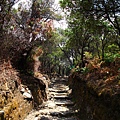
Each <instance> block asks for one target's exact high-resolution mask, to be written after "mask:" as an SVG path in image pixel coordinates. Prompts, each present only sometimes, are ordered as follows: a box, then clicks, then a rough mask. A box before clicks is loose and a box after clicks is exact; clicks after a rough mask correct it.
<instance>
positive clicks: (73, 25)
mask: <svg viewBox="0 0 120 120" xmlns="http://www.w3.org/2000/svg"><path fill="white" fill-rule="evenodd" d="M26 3H28V5H26ZM26 3H24V5H23V4H21V3H19V0H1V1H0V69H1V72H0V78H1V79H0V83H2V84H4V81H7V82H8V81H9V78H10V80H13V78H12V77H11V71H13V72H14V73H15V74H14V76H17V77H18V74H19V73H20V74H26V73H28V74H29V75H33V74H37V73H35V72H36V71H37V72H38V69H39V70H40V72H41V73H44V74H48V75H50V76H51V75H55V74H58V75H69V73H70V71H71V72H73V73H75V75H76V74H79V75H80V76H79V77H81V74H82V75H83V76H82V77H84V78H86V79H87V80H88V81H89V80H91V78H92V79H93V81H94V80H95V81H94V82H95V84H97V85H98V84H102V82H103V83H104V82H105V81H106V80H108V83H109V80H111V81H112V80H113V81H114V80H115V84H114V83H113V84H112V85H116V87H115V90H116V89H120V88H119V85H120V62H119V61H120V1H119V0H60V6H61V9H62V10H63V12H64V14H65V18H66V21H67V24H68V27H67V28H66V29H62V28H54V20H56V21H60V20H61V19H62V16H61V15H58V14H57V12H56V11H57V10H56V9H55V8H53V4H54V1H53V0H30V1H27V2H26ZM16 6H17V7H16ZM28 6H29V7H28ZM33 62H35V64H33ZM6 68H10V71H9V70H8V71H7V73H10V76H8V78H6V77H7V76H6V71H5V69H6ZM11 69H12V70H11ZM2 70H4V72H2ZM3 73H4V74H3ZM96 73H100V74H99V75H98V76H97V78H96V77H95V76H96V75H95V74H96ZM28 74H27V75H28ZM19 76H20V75H19ZM18 79H19V78H16V80H18ZM99 79H102V82H101V83H100V81H99V82H98V83H97V80H99ZM93 81H92V82H90V84H89V85H90V86H91V85H93V88H94V87H95V86H94V84H93V83H94V82H93ZM116 81H117V82H116ZM105 84H107V82H106V83H105ZM107 85H108V86H112V85H111V84H107ZM117 85H118V86H117ZM98 87H99V86H98ZM108 88H109V87H108ZM111 88H112V87H111ZM117 92H118V91H117ZM98 94H102V92H101V91H99V93H98ZM112 94H114V92H113V93H112Z"/></svg>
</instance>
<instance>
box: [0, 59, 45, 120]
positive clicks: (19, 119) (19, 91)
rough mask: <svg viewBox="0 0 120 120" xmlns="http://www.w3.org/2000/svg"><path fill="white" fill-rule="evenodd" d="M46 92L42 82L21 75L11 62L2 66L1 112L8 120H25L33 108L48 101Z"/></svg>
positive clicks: (0, 80) (0, 87)
mask: <svg viewBox="0 0 120 120" xmlns="http://www.w3.org/2000/svg"><path fill="white" fill-rule="evenodd" d="M45 90H46V85H45V83H44V82H43V81H42V80H40V79H38V78H35V77H34V76H32V75H31V76H30V75H27V74H26V75H25V74H20V72H18V71H17V70H16V69H14V68H13V67H12V65H11V63H10V61H7V62H4V63H3V64H2V65H0V111H4V118H5V119H6V120H23V119H24V118H25V116H26V115H27V114H28V113H29V112H30V111H31V110H32V109H33V107H35V106H38V105H40V104H41V103H42V102H43V101H44V100H46V99H47V96H46V91H45ZM0 119H1V115H0Z"/></svg>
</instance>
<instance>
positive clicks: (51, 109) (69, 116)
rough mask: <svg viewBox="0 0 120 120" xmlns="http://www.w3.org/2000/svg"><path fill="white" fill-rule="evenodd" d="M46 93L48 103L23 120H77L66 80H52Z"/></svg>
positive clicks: (76, 111)
mask: <svg viewBox="0 0 120 120" xmlns="http://www.w3.org/2000/svg"><path fill="white" fill-rule="evenodd" d="M48 91H49V92H48V101H46V102H44V103H43V104H42V105H40V106H39V107H38V108H37V109H36V110H33V111H31V113H30V114H29V115H28V116H27V117H26V118H25V119H24V120H79V119H78V118H77V113H78V110H75V109H73V108H74V102H72V101H71V97H69V94H70V93H71V90H70V89H69V87H68V86H67V80H66V79H64V78H57V79H52V80H51V84H50V85H49V88H48Z"/></svg>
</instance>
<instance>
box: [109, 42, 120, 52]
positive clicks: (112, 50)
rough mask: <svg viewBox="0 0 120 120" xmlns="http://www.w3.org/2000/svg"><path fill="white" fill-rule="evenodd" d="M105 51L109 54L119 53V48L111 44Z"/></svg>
mask: <svg viewBox="0 0 120 120" xmlns="http://www.w3.org/2000/svg"><path fill="white" fill-rule="evenodd" d="M107 51H109V52H110V53H117V52H118V51H119V47H118V46H117V45H115V44H111V45H109V46H108V47H107Z"/></svg>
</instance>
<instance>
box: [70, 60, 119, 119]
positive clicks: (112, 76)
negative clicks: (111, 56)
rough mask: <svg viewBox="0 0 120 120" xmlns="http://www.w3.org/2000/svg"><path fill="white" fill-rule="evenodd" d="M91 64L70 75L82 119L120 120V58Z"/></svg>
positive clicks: (73, 94)
mask: <svg viewBox="0 0 120 120" xmlns="http://www.w3.org/2000/svg"><path fill="white" fill-rule="evenodd" d="M97 65H98V64H96V65H95V66H93V65H90V63H89V65H88V66H87V67H88V71H87V72H86V71H77V72H73V73H72V74H71V75H70V76H69V85H70V87H71V88H72V90H73V92H72V96H73V99H74V101H75V102H76V106H77V107H78V108H79V115H80V118H81V119H82V120H120V59H117V60H116V61H115V62H114V63H111V64H109V66H108V65H107V64H105V63H102V64H99V65H98V66H97Z"/></svg>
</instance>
